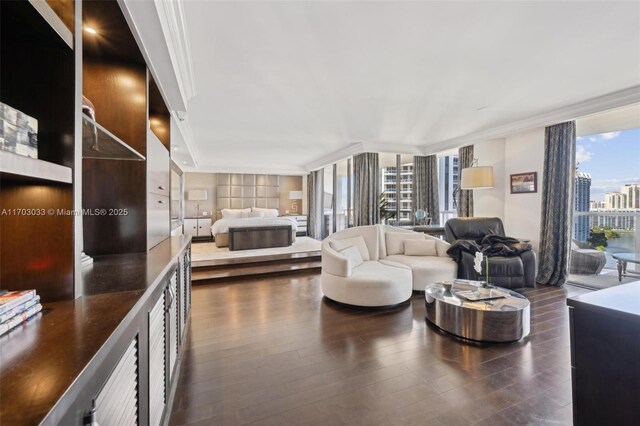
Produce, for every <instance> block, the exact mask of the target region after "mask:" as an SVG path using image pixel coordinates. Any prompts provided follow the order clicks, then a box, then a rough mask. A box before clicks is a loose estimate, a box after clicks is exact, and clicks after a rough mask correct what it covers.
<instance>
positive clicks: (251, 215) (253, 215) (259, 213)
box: [243, 212, 264, 218]
mask: <svg viewBox="0 0 640 426" xmlns="http://www.w3.org/2000/svg"><path fill="white" fill-rule="evenodd" d="M243 217H247V218H253V217H264V212H249V213H244V215H243Z"/></svg>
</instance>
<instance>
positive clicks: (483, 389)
mask: <svg viewBox="0 0 640 426" xmlns="http://www.w3.org/2000/svg"><path fill="white" fill-rule="evenodd" d="M582 291H583V290H582V289H579V290H575V289H573V288H570V287H566V288H557V287H537V288H534V289H523V290H522V293H523V294H525V295H526V296H527V297H530V300H531V318H532V334H531V336H530V337H529V338H526V339H524V340H523V341H520V342H516V343H512V344H490V345H482V344H476V343H470V342H465V341H462V340H459V339H456V338H454V337H452V336H450V335H448V334H446V333H443V332H442V331H440V330H438V329H437V328H435V327H432V326H431V325H428V324H427V323H426V322H425V307H424V299H423V297H424V296H422V295H418V294H416V295H414V296H413V297H412V299H411V301H410V303H408V304H406V305H403V306H399V307H397V308H395V309H391V310H371V309H358V308H348V307H344V306H340V305H336V304H335V303H332V302H329V301H327V300H325V299H324V298H323V296H322V292H321V291H320V277H319V275H318V274H316V273H302V274H299V275H295V276H281V277H273V278H271V277H270V278H255V279H250V280H245V281H233V282H231V281H230V282H228V283H219V284H215V285H201V286H198V287H194V289H193V292H194V293H193V307H192V321H191V323H190V327H191V330H190V333H189V338H188V340H187V342H186V348H185V359H184V361H183V370H182V373H181V376H180V381H179V384H178V392H177V395H178V397H177V398H176V400H175V402H174V406H173V413H172V416H171V419H170V424H172V425H182V424H224V425H234V424H260V425H283V424H300V425H303V424H322V425H328V424H330V425H342V424H368V425H369V424H371V425H374V424H384V425H414V424H427V425H430V424H433V425H447V424H471V423H487V424H488V423H490V422H491V421H493V424H502V423H506V424H509V422H511V423H513V419H518V421H520V422H525V423H526V422H527V421H529V422H531V421H533V422H535V423H544V422H546V421H552V422H560V423H559V424H570V423H571V410H570V409H568V410H567V409H566V408H565V407H566V406H567V404H569V403H570V401H571V387H570V365H569V334H568V327H569V325H568V324H569V323H568V315H567V311H566V310H567V307H566V306H565V299H566V297H567V295H568V294H580V292H582ZM569 406H570V404H569Z"/></svg>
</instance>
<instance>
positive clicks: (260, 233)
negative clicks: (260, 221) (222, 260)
mask: <svg viewBox="0 0 640 426" xmlns="http://www.w3.org/2000/svg"><path fill="white" fill-rule="evenodd" d="M293 240H294V235H293V232H292V229H291V227H290V226H258V227H247V228H238V227H230V228H229V250H231V251H233V250H250V249H259V248H271V247H288V246H290V245H291V244H293Z"/></svg>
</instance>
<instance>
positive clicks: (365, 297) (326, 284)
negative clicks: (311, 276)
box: [321, 261, 424, 307]
mask: <svg viewBox="0 0 640 426" xmlns="http://www.w3.org/2000/svg"><path fill="white" fill-rule="evenodd" d="M321 284H322V292H323V293H324V295H325V296H327V297H328V298H329V299H331V300H335V301H336V302H340V303H346V304H348V305H355V306H370V307H374V306H389V305H397V304H398V303H402V302H405V301H406V300H408V299H410V298H411V294H412V288H411V270H410V269H409V268H407V267H406V266H404V265H400V264H397V263H395V264H394V263H393V262H388V264H382V263H381V262H378V261H368V262H364V263H363V264H362V265H360V266H358V267H357V268H354V269H353V272H352V274H351V276H350V277H348V278H344V277H340V276H336V275H332V274H329V273H327V272H326V271H325V270H324V268H323V270H322V282H321ZM423 290H424V289H423Z"/></svg>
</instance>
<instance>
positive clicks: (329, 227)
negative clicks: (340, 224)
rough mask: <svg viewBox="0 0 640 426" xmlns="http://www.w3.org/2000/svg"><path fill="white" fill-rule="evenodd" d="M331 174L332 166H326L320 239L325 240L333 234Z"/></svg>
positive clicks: (333, 203)
mask: <svg viewBox="0 0 640 426" xmlns="http://www.w3.org/2000/svg"><path fill="white" fill-rule="evenodd" d="M333 172H334V166H333V165H331V166H327V167H325V168H324V173H323V187H324V196H323V213H324V215H323V221H322V238H326V237H328V236H329V235H331V234H333V233H334V227H333V224H334V223H335V222H334V214H333V206H334V205H335V202H334V201H335V200H334V198H333V194H334V192H333V190H334V188H333Z"/></svg>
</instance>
